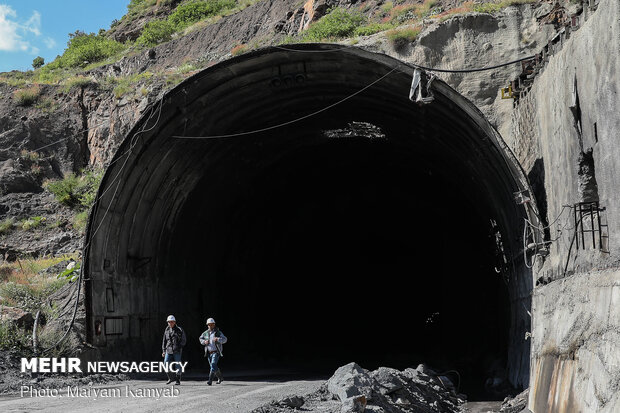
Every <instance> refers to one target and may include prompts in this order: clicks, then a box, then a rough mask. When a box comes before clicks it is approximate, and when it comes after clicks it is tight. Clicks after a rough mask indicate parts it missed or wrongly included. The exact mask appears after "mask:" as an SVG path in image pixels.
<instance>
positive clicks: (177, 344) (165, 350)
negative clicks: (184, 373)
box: [161, 315, 187, 384]
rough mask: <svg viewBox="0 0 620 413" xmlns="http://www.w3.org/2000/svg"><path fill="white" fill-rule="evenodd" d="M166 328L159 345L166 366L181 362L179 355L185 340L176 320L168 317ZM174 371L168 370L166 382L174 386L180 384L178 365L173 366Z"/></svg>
mask: <svg viewBox="0 0 620 413" xmlns="http://www.w3.org/2000/svg"><path fill="white" fill-rule="evenodd" d="M166 322H167V323H168V327H166V330H165V331H164V339H163V341H162V343H161V356H162V357H163V358H164V363H166V364H168V363H171V362H173V361H176V362H177V363H180V362H181V353H182V352H183V346H185V342H186V341H187V338H186V337H185V331H183V329H182V328H181V327H179V326H178V325H177V319H176V318H175V317H174V316H173V315H169V316H168V318H167V319H166ZM175 367H176V370H175V371H171V370H169V371H168V373H167V375H168V382H167V383H166V384H170V383H172V382H173V381H174V382H175V384H181V372H180V371H179V368H178V365H175Z"/></svg>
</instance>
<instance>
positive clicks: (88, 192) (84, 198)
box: [80, 170, 103, 208]
mask: <svg viewBox="0 0 620 413" xmlns="http://www.w3.org/2000/svg"><path fill="white" fill-rule="evenodd" d="M101 179H103V170H97V171H88V172H86V173H85V174H84V175H83V176H82V188H83V191H82V193H81V196H80V204H81V205H82V207H84V208H90V207H92V206H93V205H94V204H95V201H96V200H97V190H98V189H99V185H101Z"/></svg>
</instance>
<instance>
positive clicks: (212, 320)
mask: <svg viewBox="0 0 620 413" xmlns="http://www.w3.org/2000/svg"><path fill="white" fill-rule="evenodd" d="M211 323H213V324H215V320H214V319H212V318H210V317H209V318H208V319H207V324H211Z"/></svg>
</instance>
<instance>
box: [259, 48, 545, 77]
mask: <svg viewBox="0 0 620 413" xmlns="http://www.w3.org/2000/svg"><path fill="white" fill-rule="evenodd" d="M271 47H274V48H276V49H281V50H286V51H289V52H298V53H329V52H339V51H341V50H346V49H351V48H358V47H357V46H346V45H343V47H341V48H338V49H328V50H303V49H294V48H289V47H284V46H271ZM535 57H536V56H535V55H532V56H527V57H522V58H520V59H515V60H511V61H510V62H505V63H500V64H497V65H493V66H487V67H479V68H474V69H439V68H436V67H428V66H422V65H419V64H416V63H410V64H411V66H413V67H416V68H418V69H423V70H427V71H429V72H440V73H475V72H484V71H486V70H493V69H498V68H500V67H504V66H510V65H512V64H515V63H519V62H522V61H524V60H532V59H534V58H535Z"/></svg>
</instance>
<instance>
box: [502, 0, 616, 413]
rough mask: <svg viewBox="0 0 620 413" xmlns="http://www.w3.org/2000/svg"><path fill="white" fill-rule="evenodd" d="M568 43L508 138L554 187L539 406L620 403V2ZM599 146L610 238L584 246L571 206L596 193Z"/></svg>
mask: <svg viewBox="0 0 620 413" xmlns="http://www.w3.org/2000/svg"><path fill="white" fill-rule="evenodd" d="M563 41H564V46H563V48H562V49H561V50H560V51H559V52H557V53H556V54H555V55H553V56H551V57H550V59H549V62H548V64H547V65H546V67H545V68H544V70H543V72H542V73H540V74H539V75H538V76H537V78H536V80H535V82H534V84H533V86H532V90H531V91H530V93H529V95H528V96H527V97H526V98H524V99H521V101H520V102H519V105H518V107H517V108H516V111H515V114H514V115H515V116H514V118H513V135H512V136H510V137H507V141H508V142H510V144H511V146H512V148H513V150H514V152H515V153H516V155H517V156H518V157H519V160H520V162H521V163H522V165H523V166H524V168H525V169H526V171H527V172H529V173H530V180H531V181H532V180H538V182H540V183H541V184H542V185H544V191H543V197H546V202H547V205H548V213H547V217H548V220H549V222H551V223H552V225H551V226H550V228H549V232H550V238H551V239H552V240H554V239H556V238H557V240H555V241H554V242H553V243H552V244H551V247H550V254H549V256H548V257H547V258H546V259H544V260H543V258H542V257H539V258H538V259H537V261H536V263H535V272H534V277H535V278H534V282H535V283H536V282H537V281H538V282H537V286H536V287H535V288H534V292H533V307H532V309H533V311H532V314H533V319H532V325H533V331H532V359H531V376H530V385H531V391H530V409H531V410H532V411H534V412H535V413H540V412H612V411H620V399H619V398H618V395H617V392H618V384H619V381H620V337H619V334H618V332H619V331H620V308H618V303H620V289H618V286H620V270H619V269H618V268H619V267H620V266H619V262H620V109H619V108H620V96H619V94H618V81H619V80H620V1H619V0H603V1H601V2H600V4H599V6H598V9H597V11H596V12H594V13H593V14H592V15H591V16H590V18H589V19H588V20H587V21H586V22H585V24H583V26H582V27H581V28H579V30H577V31H575V32H572V33H571V34H570V37H569V38H568V39H565V40H563ZM575 94H576V95H577V96H578V100H579V104H578V105H575V103H576V99H575ZM570 106H574V110H571V108H570ZM575 109H576V110H575ZM575 112H576V113H577V114H578V115H579V112H580V121H579V125H578V126H577V127H576V125H575V123H576V120H579V116H577V117H575V115H574V113H575ZM595 124H596V127H595ZM590 150H591V151H592V156H593V159H594V163H593V166H594V174H593V176H594V177H595V179H596V184H597V187H598V199H599V201H600V204H601V206H602V207H604V208H605V211H604V212H602V213H601V218H602V220H603V223H604V224H605V223H607V224H608V225H609V226H608V227H607V228H604V233H605V234H606V235H608V236H609V238H608V240H607V242H605V243H604V245H603V247H602V248H601V247H600V246H598V245H597V246H596V247H595V248H593V247H592V244H591V235H590V234H587V235H586V238H585V239H586V241H587V242H586V249H576V244H574V240H573V238H574V227H575V225H574V216H573V212H572V210H571V209H569V208H564V211H563V213H562V209H563V206H564V205H573V204H574V203H576V202H580V201H582V200H585V199H587V198H588V194H587V191H586V192H584V190H583V189H584V188H583V184H584V176H585V175H588V174H587V173H586V174H585V175H584V171H585V169H584V166H583V162H582V163H581V164H580V159H582V158H583V153H588V152H589V151H590ZM580 157H581V158H580ZM536 165H538V166H539V169H538V170H536ZM540 166H542V167H540ZM586 169H587V168H586ZM580 170H581V176H580ZM585 172H587V171H585ZM589 172H591V168H589ZM540 201H541V200H539V205H540ZM554 221H555V222H554ZM584 222H585V221H584ZM587 224H589V223H587ZM588 236H589V237H590V238H588ZM571 242H573V245H572V247H571ZM565 268H566V271H565Z"/></svg>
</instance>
